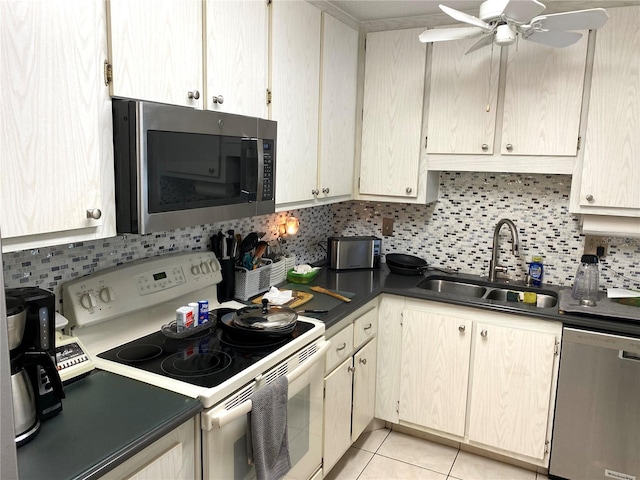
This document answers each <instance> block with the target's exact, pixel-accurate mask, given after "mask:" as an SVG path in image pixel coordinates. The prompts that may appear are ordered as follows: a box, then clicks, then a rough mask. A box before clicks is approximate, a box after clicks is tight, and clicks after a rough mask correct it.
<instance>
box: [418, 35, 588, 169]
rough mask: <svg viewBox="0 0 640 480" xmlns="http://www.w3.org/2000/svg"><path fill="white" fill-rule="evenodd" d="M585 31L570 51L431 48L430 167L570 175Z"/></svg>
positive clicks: (531, 46) (462, 43)
mask: <svg viewBox="0 0 640 480" xmlns="http://www.w3.org/2000/svg"><path fill="white" fill-rule="evenodd" d="M583 33H584V35H583V37H582V39H580V41H579V42H578V43H576V44H574V45H572V46H570V47H567V48H552V47H548V46H545V45H540V44H537V43H533V42H528V41H524V40H523V41H519V42H517V43H516V44H514V45H512V46H510V47H505V48H500V47H497V46H494V47H493V51H492V47H491V46H489V47H484V48H481V49H479V50H476V51H475V52H472V53H469V54H466V55H465V52H466V50H467V49H468V48H469V47H470V46H471V45H473V44H474V43H475V41H476V39H472V40H458V41H451V42H438V43H434V44H433V46H432V55H431V68H430V71H431V79H430V80H431V81H430V85H429V120H428V126H427V128H428V132H427V136H428V142H427V152H428V153H429V156H428V162H427V163H428V167H429V169H432V170H459V171H500V172H530V173H571V171H572V170H573V166H574V163H575V156H576V154H577V151H578V143H579V129H580V116H581V112H582V99H583V85H584V75H585V68H586V59H587V43H588V35H587V33H588V32H583ZM454 155H455V156H454Z"/></svg>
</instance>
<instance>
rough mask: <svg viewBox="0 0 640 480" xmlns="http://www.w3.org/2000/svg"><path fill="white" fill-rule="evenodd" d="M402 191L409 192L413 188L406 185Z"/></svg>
mask: <svg viewBox="0 0 640 480" xmlns="http://www.w3.org/2000/svg"><path fill="white" fill-rule="evenodd" d="M404 191H405V192H407V193H411V192H412V191H413V188H411V187H407V188H405V190H404Z"/></svg>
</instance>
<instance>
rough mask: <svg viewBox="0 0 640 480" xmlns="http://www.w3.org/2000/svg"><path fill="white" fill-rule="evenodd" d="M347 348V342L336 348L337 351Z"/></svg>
mask: <svg viewBox="0 0 640 480" xmlns="http://www.w3.org/2000/svg"><path fill="white" fill-rule="evenodd" d="M345 348H347V344H346V343H343V344H342V346H341V347H338V348H336V352H339V351H341V350H344V349H345Z"/></svg>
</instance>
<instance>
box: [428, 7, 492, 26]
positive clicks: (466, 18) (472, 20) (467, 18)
mask: <svg viewBox="0 0 640 480" xmlns="http://www.w3.org/2000/svg"><path fill="white" fill-rule="evenodd" d="M440 10H442V11H443V12H444V13H446V14H447V15H449V16H450V17H451V18H453V19H455V20H458V21H459V22H464V23H468V24H469V25H473V26H474V27H478V28H481V29H482V30H483V31H485V32H490V31H491V30H492V29H491V25H489V24H488V23H487V22H485V21H484V20H480V19H479V18H477V17H474V16H473V15H469V14H468V13H464V12H460V11H458V10H455V9H453V8H451V7H447V6H446V5H440Z"/></svg>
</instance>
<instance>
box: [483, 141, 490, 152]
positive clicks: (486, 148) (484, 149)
mask: <svg viewBox="0 0 640 480" xmlns="http://www.w3.org/2000/svg"><path fill="white" fill-rule="evenodd" d="M487 150H489V145H487V144H486V143H483V144H482V151H483V152H486V151H487Z"/></svg>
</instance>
